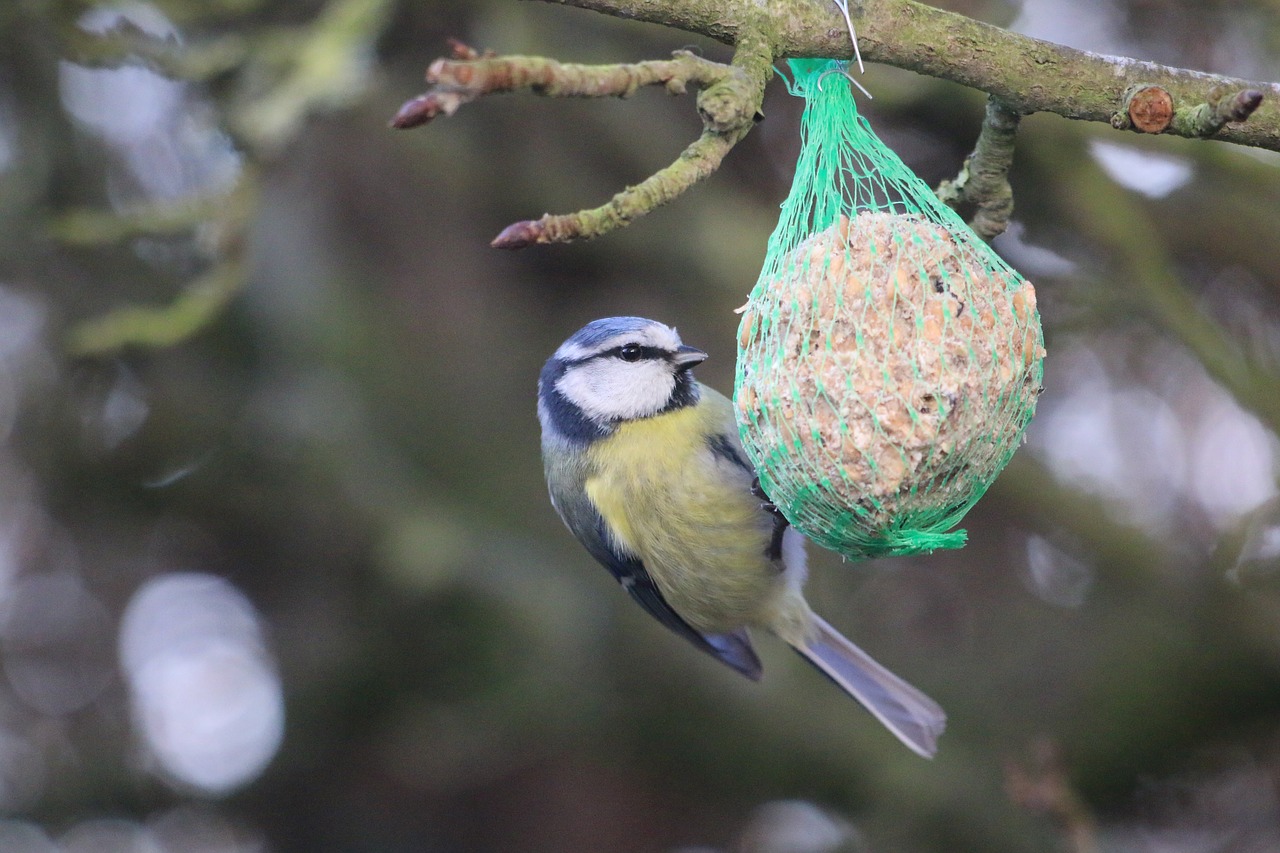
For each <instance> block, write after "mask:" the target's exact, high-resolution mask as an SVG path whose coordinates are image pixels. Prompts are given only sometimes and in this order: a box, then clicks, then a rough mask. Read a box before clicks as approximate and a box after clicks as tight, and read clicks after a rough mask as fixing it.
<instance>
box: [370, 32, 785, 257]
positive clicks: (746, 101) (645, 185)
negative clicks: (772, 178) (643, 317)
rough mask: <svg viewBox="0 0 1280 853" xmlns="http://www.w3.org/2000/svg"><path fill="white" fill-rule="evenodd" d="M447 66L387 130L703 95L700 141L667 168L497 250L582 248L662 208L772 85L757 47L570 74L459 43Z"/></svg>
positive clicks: (707, 164)
mask: <svg viewBox="0 0 1280 853" xmlns="http://www.w3.org/2000/svg"><path fill="white" fill-rule="evenodd" d="M453 53H454V58H453V59H437V60H436V61H435V62H433V63H431V67H430V68H428V69H427V82H428V83H429V84H430V85H431V88H430V89H429V90H428V91H427V92H425V93H423V94H422V95H419V96H418V97H416V98H413V99H412V100H410V101H408V102H406V103H405V104H404V106H402V107H401V108H400V110H399V112H397V113H396V115H395V117H394V118H393V119H392V120H391V126H392V127H395V128H399V129H407V128H411V127H417V126H419V125H421V124H425V123H426V122H428V121H431V120H432V119H434V118H436V117H438V116H441V115H445V116H448V115H452V114H453V113H454V112H455V111H457V109H458V108H459V107H461V106H462V105H463V104H467V103H470V102H471V101H473V100H475V99H476V98H479V97H483V96H484V95H492V94H499V93H503V92H514V91H519V90H527V91H530V92H533V93H534V94H537V95H543V96H546V97H551V98H606V97H613V98H625V97H628V96H630V95H631V94H633V93H634V92H635V91H636V90H637V89H639V88H640V87H642V86H662V87H664V88H665V89H666V90H667V91H668V92H670V93H671V94H673V95H680V94H684V93H685V92H686V91H688V89H689V87H690V86H698V87H702V91H701V92H700V93H699V95H698V100H697V107H698V114H699V115H700V116H701V117H702V125H703V131H702V134H701V136H699V137H698V139H697V140H695V141H694V142H693V143H691V144H690V145H689V146H688V147H687V148H685V150H684V151H683V152H681V154H680V156H679V157H678V158H677V159H676V161H675V162H674V163H672V164H671V165H670V166H667V167H666V168H664V169H661V170H659V171H658V172H656V173H655V174H653V175H650V176H649V177H648V178H646V179H645V180H643V181H641V182H640V183H639V184H637V185H635V186H632V187H627V188H626V189H625V190H623V191H622V192H620V193H618V194H617V195H615V196H614V197H613V198H612V199H610V200H609V201H608V202H607V203H606V204H603V205H601V206H600V207H597V208H593V209H590V210H580V211H577V212H576V213H569V214H559V215H556V214H545V215H543V216H542V217H541V218H540V219H533V220H525V221H522V222H516V223H515V224H513V225H510V226H508V227H507V228H505V229H504V230H503V231H502V233H501V234H499V235H498V236H497V237H496V238H494V240H493V242H492V243H491V245H493V246H494V247H496V248H500V249H521V248H524V247H525V246H531V245H533V244H535V243H566V242H569V241H570V240H580V239H589V238H591V237H598V236H600V235H601V234H606V233H608V232H610V231H613V230H615V229H617V228H621V227H623V226H625V225H627V224H628V223H629V222H631V220H633V219H635V218H636V217H638V216H642V215H644V214H645V213H648V212H649V211H651V210H653V209H654V208H656V207H659V206H661V205H664V204H666V203H667V202H669V201H671V200H672V199H674V198H676V197H677V196H679V195H680V194H681V193H683V192H684V191H685V190H687V189H688V188H689V187H691V186H693V185H694V184H695V183H697V182H698V181H701V180H702V179H704V178H706V177H707V176H708V175H710V174H712V173H713V172H715V170H716V169H718V168H719V167H720V163H721V161H722V160H724V157H725V155H726V154H728V153H729V151H730V150H731V149H732V148H733V146H734V145H736V144H737V143H738V142H739V141H740V140H741V139H742V138H743V137H744V136H746V135H747V132H748V131H750V130H751V127H752V125H753V124H754V123H755V121H756V120H757V119H758V118H759V116H760V104H761V101H762V100H763V99H764V85H765V83H766V82H767V81H768V79H769V77H770V76H772V73H773V69H772V66H771V60H772V53H771V51H770V49H769V45H768V43H767V42H766V41H765V40H764V39H763V38H760V37H759V35H758V34H757V36H756V37H755V38H750V37H747V38H743V39H742V40H741V41H740V42H739V44H738V50H737V52H736V53H735V55H734V59H733V61H732V62H731V63H730V64H728V65H726V64H724V63H720V62H712V61H711V60H708V59H704V58H702V57H700V56H696V55H695V54H693V53H691V52H689V51H687V50H678V51H676V52H675V53H674V54H673V55H672V58H671V59H668V60H653V61H649V62H637V63H625V64H616V65H571V64H563V63H560V62H556V61H555V60H553V59H546V58H544V57H540V56H488V55H486V56H481V55H479V54H478V53H476V52H475V51H474V50H472V49H471V48H469V47H467V46H466V45H463V44H461V43H460V42H454V43H453Z"/></svg>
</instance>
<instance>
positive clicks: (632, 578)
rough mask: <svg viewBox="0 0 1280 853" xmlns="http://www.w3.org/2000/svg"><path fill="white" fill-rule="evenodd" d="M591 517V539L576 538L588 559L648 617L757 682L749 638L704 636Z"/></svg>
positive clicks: (756, 662) (738, 634)
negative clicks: (612, 545) (615, 582)
mask: <svg viewBox="0 0 1280 853" xmlns="http://www.w3.org/2000/svg"><path fill="white" fill-rule="evenodd" d="M593 515H595V525H594V530H593V531H592V535H590V536H584V535H579V536H578V538H579V539H580V540H582V544H583V545H585V546H586V547H587V550H588V551H590V552H591V556H593V557H595V558H596V560H598V561H599V562H600V563H601V564H602V565H604V567H605V568H607V569H608V570H609V571H610V573H612V574H613V576H614V577H615V578H617V579H618V583H620V584H622V586H623V588H624V589H626V591H627V592H629V593H630V594H631V597H632V598H634V599H635V600H636V601H637V602H638V603H639V604H640V606H641V607H643V608H644V609H645V610H646V611H647V612H648V614H649V615H650V616H652V617H653V618H654V619H657V620H658V621H659V622H661V623H662V624H663V625H665V626H666V627H667V628H668V629H670V630H671V631H673V632H675V633H676V634H679V635H680V636H681V637H684V638H685V639H686V640H688V641H689V642H690V643H693V645H695V646H697V647H698V648H699V649H701V650H702V651H704V652H706V653H707V654H709V655H711V656H712V657H714V658H716V659H717V660H719V661H720V662H721V663H723V664H725V665H726V666H729V667H731V668H732V669H734V670H737V671H738V672H740V673H742V674H743V675H745V676H746V677H747V678H750V679H751V680H752V681H759V680H760V677H761V675H763V674H764V668H763V667H762V666H761V665H760V658H758V657H756V652H755V649H754V648H752V646H751V638H750V637H749V636H748V635H747V631H746V629H745V628H743V629H739V630H737V631H733V632H731V633H728V634H704V633H702V632H701V631H699V630H697V629H696V628H694V627H693V626H692V625H690V624H689V623H688V622H686V621H684V619H683V618H682V617H681V616H680V614H679V613H677V612H676V611H675V610H674V609H673V608H672V607H671V605H670V604H668V603H667V600H666V599H665V598H663V596H662V591H661V590H659V589H658V585H657V584H656V583H654V581H653V577H652V576H651V575H650V574H649V572H648V570H647V569H645V567H644V563H643V562H641V560H640V559H639V558H637V557H632V556H627V555H624V554H619V553H618V552H617V551H616V550H614V549H613V548H611V547H610V546H609V544H608V541H609V540H608V535H607V533H606V532H605V521H604V519H603V518H602V517H601V516H600V515H599V513H595V512H593ZM576 532H577V531H575V533H576Z"/></svg>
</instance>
